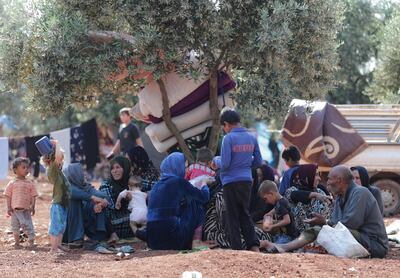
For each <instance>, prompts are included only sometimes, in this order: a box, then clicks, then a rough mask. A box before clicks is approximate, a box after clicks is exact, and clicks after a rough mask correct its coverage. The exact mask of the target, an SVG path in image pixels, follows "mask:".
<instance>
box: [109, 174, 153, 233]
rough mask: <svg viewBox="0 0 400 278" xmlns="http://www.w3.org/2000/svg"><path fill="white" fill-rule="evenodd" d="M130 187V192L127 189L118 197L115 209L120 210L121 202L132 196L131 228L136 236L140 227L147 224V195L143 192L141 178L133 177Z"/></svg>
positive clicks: (129, 206) (130, 203) (130, 180)
mask: <svg viewBox="0 0 400 278" xmlns="http://www.w3.org/2000/svg"><path fill="white" fill-rule="evenodd" d="M128 186H129V190H126V189H125V190H124V191H122V192H121V193H120V194H119V195H118V198H117V201H116V203H115V208H116V209H120V208H121V200H122V199H125V198H126V197H127V195H128V194H130V196H131V200H130V202H129V205H128V209H129V210H130V211H131V214H130V226H131V229H132V231H133V234H135V235H136V231H137V230H138V227H139V226H144V225H146V222H147V205H146V198H147V194H146V193H144V192H142V191H141V186H142V179H141V178H140V177H139V176H131V177H130V178H129V181H128Z"/></svg>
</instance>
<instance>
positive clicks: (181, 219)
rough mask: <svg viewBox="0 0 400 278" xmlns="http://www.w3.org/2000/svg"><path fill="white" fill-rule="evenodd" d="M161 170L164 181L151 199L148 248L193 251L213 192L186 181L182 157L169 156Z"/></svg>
mask: <svg viewBox="0 0 400 278" xmlns="http://www.w3.org/2000/svg"><path fill="white" fill-rule="evenodd" d="M160 168H161V179H160V181H158V182H157V183H156V184H155V185H154V187H153V189H152V190H151V192H150V196H149V204H148V214H147V231H146V238H147V244H148V246H149V247H150V248H151V249H156V250H185V249H190V248H191V244H192V240H193V235H194V231H195V229H196V228H197V227H198V226H199V225H201V224H202V222H203V221H204V214H205V211H204V205H205V204H206V203H207V202H208V200H209V198H210V193H209V189H208V187H207V186H206V185H204V186H203V187H202V188H201V189H197V188H196V187H194V186H193V185H192V184H191V183H189V182H188V181H186V180H185V179H184V176H185V157H184V155H183V154H182V153H172V154H170V155H169V156H167V157H166V158H165V159H164V160H163V162H162V163H161V167H160Z"/></svg>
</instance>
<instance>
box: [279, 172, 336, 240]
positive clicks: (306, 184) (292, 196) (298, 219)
mask: <svg viewBox="0 0 400 278" xmlns="http://www.w3.org/2000/svg"><path fill="white" fill-rule="evenodd" d="M320 182H321V177H320V176H319V172H318V166H317V165H315V164H304V165H300V166H298V168H297V170H296V171H295V172H294V173H293V177H292V181H291V186H290V187H289V188H288V189H287V190H286V192H285V195H284V196H285V198H286V199H287V200H288V201H289V203H290V205H291V206H292V213H293V216H294V218H295V224H296V228H297V230H298V231H299V232H302V231H304V230H305V229H306V228H308V227H309V225H308V224H307V223H304V220H305V219H307V218H311V217H312V214H313V213H318V214H321V215H323V216H324V217H325V218H329V216H330V214H331V211H332V199H331V197H330V196H327V195H326V193H325V192H324V190H322V189H321V188H320Z"/></svg>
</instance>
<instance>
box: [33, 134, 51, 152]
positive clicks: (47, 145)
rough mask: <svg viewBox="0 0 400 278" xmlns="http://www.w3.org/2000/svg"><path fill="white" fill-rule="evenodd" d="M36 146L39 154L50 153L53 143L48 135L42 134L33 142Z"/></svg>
mask: <svg viewBox="0 0 400 278" xmlns="http://www.w3.org/2000/svg"><path fill="white" fill-rule="evenodd" d="M35 145H36V148H37V149H38V151H39V152H40V154H41V155H47V154H50V153H51V152H52V151H53V145H52V144H51V142H50V139H49V137H47V136H43V137H42V138H40V139H39V140H37V141H36V142H35Z"/></svg>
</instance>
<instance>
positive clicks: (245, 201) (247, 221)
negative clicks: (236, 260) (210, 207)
mask: <svg viewBox="0 0 400 278" xmlns="http://www.w3.org/2000/svg"><path fill="white" fill-rule="evenodd" d="M250 194H251V182H247V181H244V182H243V181H239V182H232V183H228V184H226V185H225V186H224V189H223V198H224V201H225V206H226V212H225V217H224V218H225V220H226V225H224V226H225V229H226V232H227V235H228V239H229V243H230V246H231V248H232V249H233V250H242V241H241V234H242V235H243V238H244V241H245V243H246V246H247V249H250V248H252V247H254V246H259V245H260V242H259V240H258V238H257V236H256V232H255V229H254V224H253V221H252V219H251V216H250V213H249V202H250Z"/></svg>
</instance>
